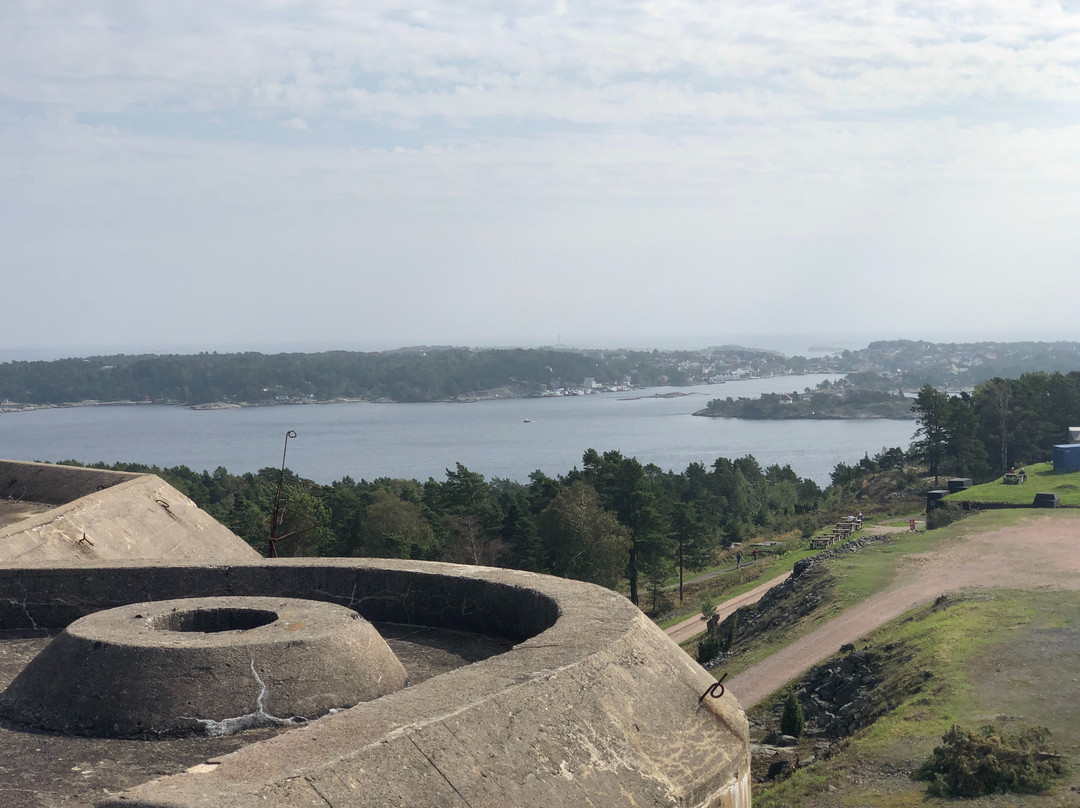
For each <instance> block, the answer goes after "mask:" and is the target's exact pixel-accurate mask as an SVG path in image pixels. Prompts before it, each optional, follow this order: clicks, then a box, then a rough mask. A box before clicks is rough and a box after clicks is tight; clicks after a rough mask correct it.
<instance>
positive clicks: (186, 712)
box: [0, 597, 407, 737]
mask: <svg viewBox="0 0 1080 808" xmlns="http://www.w3.org/2000/svg"><path fill="white" fill-rule="evenodd" d="M406 679H407V674H406V672H405V668H404V667H403V666H402V664H401V662H400V661H399V660H398V659H397V657H396V656H394V653H393V651H391V650H390V648H389V646H387V644H386V641H385V640H383V638H382V637H381V636H380V635H379V633H378V632H377V631H376V630H375V628H374V627H373V626H372V625H371V624H370V623H369V622H367V621H366V620H364V619H363V618H362V617H360V615H358V614H357V613H356V612H354V611H352V610H351V609H347V608H345V607H343V606H337V605H334V604H330V603H324V602H322V601H314V600H295V599H290V598H266V597H222V598H192V599H185V600H166V601H157V602H152V603H136V604H133V605H130V606H122V607H120V608H117V609H109V610H106V611H102V612H96V613H94V614H91V615H87V616H86V617H83V618H81V619H79V620H76V621H75V622H74V623H72V624H71V625H69V626H68V627H67V628H66V629H64V631H63V632H62V633H60V634H59V635H57V636H56V637H55V638H54V639H53V641H52V642H51V643H49V645H48V646H46V647H45V649H44V650H42V651H41V653H40V654H38V656H37V657H35V658H34V659H33V660H31V662H30V664H29V665H27V666H26V668H24V669H23V671H22V673H20V674H19V676H18V677H16V679H15V680H14V681H13V682H12V683H11V685H10V686H9V687H8V688H7V690H5V691H4V692H3V693H2V694H0V715H3V716H4V717H6V718H10V719H12V720H15V721H18V722H20V723H24V724H29V725H31V726H34V727H37V728H41V729H47V730H52V731H55V732H63V733H69V734H75V735H92V736H109V737H144V736H147V735H158V734H163V733H183V732H195V733H207V734H212V735H220V734H228V733H231V732H235V731H238V730H242V729H249V728H252V727H256V726H266V725H271V724H288V723H299V722H301V721H303V720H305V719H310V718H314V717H316V716H319V715H323V714H325V713H327V712H329V711H330V710H332V709H335V708H344V707H351V706H353V705H354V704H359V703H360V702H363V701H370V700H371V699H375V698H378V697H379V696H382V695H385V694H387V693H392V692H394V691H396V690H400V689H401V688H403V687H405V685H406Z"/></svg>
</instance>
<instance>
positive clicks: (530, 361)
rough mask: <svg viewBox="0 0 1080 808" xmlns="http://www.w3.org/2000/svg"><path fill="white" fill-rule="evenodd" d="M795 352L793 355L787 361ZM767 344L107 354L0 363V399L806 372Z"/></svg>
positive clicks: (412, 390)
mask: <svg viewBox="0 0 1080 808" xmlns="http://www.w3.org/2000/svg"><path fill="white" fill-rule="evenodd" d="M799 359H800V358H798V357H796V358H795V360H799ZM795 360H788V359H786V358H784V357H781V356H779V355H777V354H773V353H770V352H767V351H753V350H748V349H733V350H722V349H710V350H709V351H706V352H698V351H665V352H660V351H628V350H616V351H602V350H575V351H569V350H555V349H549V348H530V349H526V348H508V349H472V348H444V347H438V348H414V349H402V350H396V351H381V352H357V351H329V352H325V353H282V354H262V353H256V352H248V353H227V354H219V353H200V354H195V355H162V356H159V355H141V356H128V355H115V356H99V357H90V358H85V359H60V360H56V361H51V362H40V361H39V362H25V361H19V362H4V363H0V402H4V401H9V402H17V403H20V404H35V405H41V404H63V403H77V402H81V401H145V402H154V403H169V404H187V405H198V404H208V403H215V402H233V403H244V404H262V403H275V402H290V403H297V402H302V401H311V400H315V401H331V400H334V399H363V400H370V401H377V400H386V401H401V402H414V401H446V400H453V399H455V398H458V397H467V396H471V395H475V394H477V393H483V392H485V391H499V392H500V393H503V394H508V395H535V394H538V393H540V392H542V391H543V390H545V389H546V390H552V389H556V388H563V387H581V386H582V385H583V383H584V381H585V379H586V378H591V379H593V380H594V382H595V383H596V384H598V385H602V386H611V385H620V384H624V383H626V382H629V383H631V384H633V385H635V386H658V385H665V384H672V385H679V384H691V383H698V382H701V381H702V380H703V379H704V378H705V377H706V376H707V375H708V374H709V373H723V372H726V371H730V370H732V369H735V368H744V369H745V368H749V369H753V370H754V371H755V372H759V373H770V374H771V373H790V372H794V371H795V370H806V369H808V367H809V366H808V365H807V360H805V359H802V360H800V361H795Z"/></svg>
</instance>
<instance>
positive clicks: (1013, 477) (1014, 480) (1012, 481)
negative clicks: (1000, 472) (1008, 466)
mask: <svg viewBox="0 0 1080 808" xmlns="http://www.w3.org/2000/svg"><path fill="white" fill-rule="evenodd" d="M1002 482H1004V483H1005V485H1019V484H1020V483H1023V482H1027V475H1026V474H1025V473H1024V472H1023V471H1022V470H1021V471H1007V472H1005V479H1004V480H1002Z"/></svg>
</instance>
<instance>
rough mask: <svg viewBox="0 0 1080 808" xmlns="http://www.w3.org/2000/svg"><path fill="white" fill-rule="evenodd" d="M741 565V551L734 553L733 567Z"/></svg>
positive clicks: (736, 567)
mask: <svg viewBox="0 0 1080 808" xmlns="http://www.w3.org/2000/svg"><path fill="white" fill-rule="evenodd" d="M741 566H742V553H736V554H735V569H738V568H739V567H741Z"/></svg>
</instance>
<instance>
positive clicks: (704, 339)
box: [0, 330, 1080, 362]
mask: <svg viewBox="0 0 1080 808" xmlns="http://www.w3.org/2000/svg"><path fill="white" fill-rule="evenodd" d="M882 340H911V341H924V342H932V343H974V342H1076V341H1080V339H1076V338H1072V337H1070V335H1068V334H1067V333H1061V332H1051V331H1041V332H1040V331H1036V330H1032V331H1014V332H1006V333H1004V334H996V335H995V334H991V333H989V332H985V333H984V332H966V333H961V332H948V331H941V332H936V333H934V334H922V333H920V334H889V335H870V334H844V333H825V332H823V333H820V334H743V335H737V334H726V335H714V336H713V337H711V338H710V337H708V336H705V335H699V336H698V337H697V338H696V339H695V338H694V337H689V338H674V337H652V338H648V337H616V336H613V337H610V338H607V339H600V340H595V341H584V342H573V343H571V342H567V341H565V340H563V341H559V338H558V337H556V340H554V341H551V342H539V341H534V342H525V341H520V342H515V341H512V340H490V341H482V342H477V343H469V344H466V343H455V342H423V343H420V342H416V343H410V344H397V343H390V342H368V343H347V344H341V343H320V342H307V343H289V342H278V343H265V344H255V343H223V344H216V345H211V344H202V343H187V344H175V345H157V346H150V345H148V344H142V345H140V344H134V343H133V344H127V345H111V346H110V345H93V344H86V345H81V346H47V347H38V348H32V347H29V346H18V345H14V346H0V362H11V361H52V360H55V359H68V358H82V357H88V356H112V355H136V354H181V355H189V354H197V353H202V352H209V353H242V352H246V351H254V352H257V353H263V354H276V353H320V352H325V351H360V352H377V351H392V350H398V349H403V348H413V347H423V346H438V347H463V348H481V349H483V348H562V349H565V350H574V349H582V350H586V349H602V350H617V349H628V350H641V351H647V350H653V349H658V350H672V351H674V350H700V349H704V348H710V347H720V346H726V345H737V346H740V347H744V348H751V349H759V350H769V351H777V352H779V353H782V354H784V355H786V356H797V355H803V356H809V355H815V356H817V355H822V354H823V353H826V352H828V353H833V352H839V351H843V350H852V351H853V350H858V349H860V348H865V347H866V346H867V345H869V344H870V343H871V342H877V341H882Z"/></svg>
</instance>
